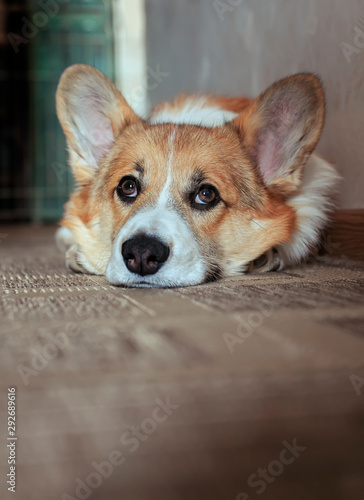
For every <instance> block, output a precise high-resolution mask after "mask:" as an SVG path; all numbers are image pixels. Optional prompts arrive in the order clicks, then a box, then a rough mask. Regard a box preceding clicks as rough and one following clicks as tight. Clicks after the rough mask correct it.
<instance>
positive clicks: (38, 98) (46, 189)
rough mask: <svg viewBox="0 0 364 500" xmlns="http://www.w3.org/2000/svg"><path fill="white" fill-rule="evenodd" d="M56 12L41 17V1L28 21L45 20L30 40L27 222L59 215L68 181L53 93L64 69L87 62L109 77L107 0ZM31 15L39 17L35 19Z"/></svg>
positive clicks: (84, 1)
mask: <svg viewBox="0 0 364 500" xmlns="http://www.w3.org/2000/svg"><path fill="white" fill-rule="evenodd" d="M43 3H44V4H47V3H49V4H51V3H53V4H55V5H56V6H57V7H58V12H57V13H55V12H54V13H53V15H47V18H46V17H44V16H43V17H42V16H40V15H39V12H44V10H41V8H40V5H42V2H38V0H34V1H32V2H31V8H30V17H29V19H30V20H31V21H34V24H35V22H36V21H37V22H38V23H39V24H40V21H41V20H42V19H43V22H44V20H45V19H47V23H46V24H45V25H44V27H42V28H40V29H39V32H38V33H37V34H36V36H34V38H33V39H32V40H31V41H30V45H31V47H29V48H30V53H31V56H30V57H31V61H30V68H31V72H30V79H31V99H30V101H31V106H32V108H31V112H30V117H31V118H30V141H31V144H30V150H31V157H30V162H31V165H30V167H31V168H30V171H31V172H32V194H33V196H32V219H33V220H34V221H52V220H57V219H59V218H60V217H61V215H62V211H63V205H64V203H65V201H66V200H67V197H68V195H69V192H70V190H71V189H72V185H73V180H72V176H71V173H70V169H69V168H68V166H67V153H66V149H65V140H64V137H63V133H62V130H61V127H60V125H59V123H58V121H57V117H56V110H55V92H56V88H57V84H58V81H59V78H60V76H61V74H62V72H63V70H64V69H65V68H66V67H67V66H69V65H71V64H75V63H85V64H90V65H91V66H94V67H96V68H98V69H99V70H101V71H102V72H103V73H105V74H106V75H107V76H108V77H109V78H111V79H113V78H114V54H113V33H112V17H111V15H112V12H111V1H108V0H106V1H102V0H69V1H67V0H62V2H57V0H54V2H50V1H48V2H47V1H44V2H43ZM36 16H39V17H38V18H37V17H36Z"/></svg>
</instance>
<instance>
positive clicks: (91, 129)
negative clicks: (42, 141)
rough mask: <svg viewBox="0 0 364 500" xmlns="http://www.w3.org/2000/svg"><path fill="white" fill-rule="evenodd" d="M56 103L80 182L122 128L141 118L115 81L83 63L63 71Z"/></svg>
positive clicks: (106, 151) (105, 152) (76, 175)
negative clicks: (115, 84)
mask: <svg viewBox="0 0 364 500" xmlns="http://www.w3.org/2000/svg"><path fill="white" fill-rule="evenodd" d="M56 104H57V115H58V119H59V121H60V123H61V126H62V128H63V131H64V133H65V136H66V138H67V143H68V148H69V152H70V163H71V168H72V171H73V174H74V176H75V179H76V181H77V182H78V183H79V184H84V183H87V182H88V181H89V180H90V179H91V178H92V177H93V174H94V171H95V169H97V168H98V165H99V163H100V161H101V160H102V158H103V157H104V156H105V155H106V154H107V153H108V151H109V150H110V149H111V147H112V145H113V144H114V142H115V139H116V138H117V137H118V135H119V134H120V133H121V132H122V130H123V129H124V128H125V127H126V126H128V125H129V124H131V123H134V122H136V121H138V120H140V118H139V117H138V116H137V115H136V114H135V113H134V111H133V110H132V109H131V107H130V106H129V105H128V103H127V102H126V100H125V99H124V97H123V96H122V95H121V93H120V92H119V91H118V90H117V88H116V87H115V86H114V84H113V83H112V82H111V81H110V80H109V79H108V78H106V76H105V75H103V74H102V73H101V72H100V71H98V70H97V69H95V68H92V67H91V66H87V65H85V64H76V65H74V66H71V67H69V68H68V69H66V70H65V71H64V73H63V75H62V77H61V79H60V82H59V85H58V89H57V94H56Z"/></svg>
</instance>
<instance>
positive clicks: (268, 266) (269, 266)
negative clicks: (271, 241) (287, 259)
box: [247, 248, 285, 273]
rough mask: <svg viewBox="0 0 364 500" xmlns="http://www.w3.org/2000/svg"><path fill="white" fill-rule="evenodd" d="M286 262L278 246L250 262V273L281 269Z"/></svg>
mask: <svg viewBox="0 0 364 500" xmlns="http://www.w3.org/2000/svg"><path fill="white" fill-rule="evenodd" d="M284 267H285V264H284V260H283V258H282V257H281V256H280V255H279V252H278V250H277V249H276V248H271V249H270V250H268V251H267V252H265V253H263V254H262V255H260V257H258V258H257V259H255V260H253V262H251V263H250V264H249V267H248V271H247V272H248V273H268V272H270V271H281V270H282V269H284Z"/></svg>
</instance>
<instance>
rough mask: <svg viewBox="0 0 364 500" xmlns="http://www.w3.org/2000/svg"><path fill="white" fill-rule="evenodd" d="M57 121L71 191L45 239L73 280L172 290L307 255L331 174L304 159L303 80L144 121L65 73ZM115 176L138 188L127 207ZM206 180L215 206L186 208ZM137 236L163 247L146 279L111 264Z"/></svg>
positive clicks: (85, 72)
mask: <svg viewBox="0 0 364 500" xmlns="http://www.w3.org/2000/svg"><path fill="white" fill-rule="evenodd" d="M57 112H58V116H59V119H60V122H61V125H62V127H63V130H64V132H65V135H66V138H67V143H68V148H69V153H70V165H71V168H72V171H73V173H74V176H75V179H76V181H77V184H78V187H77V189H76V190H75V192H74V193H73V194H72V195H71V198H70V201H69V202H68V203H67V205H66V208H65V215H64V218H63V220H62V222H61V225H62V226H63V227H62V228H61V229H60V230H59V232H58V234H57V241H58V244H59V246H60V247H61V248H62V250H64V251H65V252H66V262H67V265H68V266H69V267H70V268H71V269H74V270H75V271H79V272H86V273H94V274H105V275H106V277H107V278H108V280H109V281H110V282H111V283H114V284H120V285H127V286H184V285H193V284H198V283H202V282H205V281H208V280H210V279H215V278H218V277H226V276H234V275H238V274H242V273H244V272H248V271H251V270H259V272H264V271H269V270H273V269H282V268H283V267H284V266H286V265H290V264H294V263H297V262H300V261H301V260H303V259H305V258H306V257H307V256H308V255H309V253H310V251H311V250H312V248H313V247H315V246H316V245H317V244H318V241H319V237H320V233H321V231H322V229H323V228H324V227H325V225H326V224H327V222H328V220H329V214H330V211H331V210H332V207H333V201H332V200H333V198H334V194H335V191H336V187H337V183H338V180H339V176H338V174H337V173H336V171H335V169H334V167H333V166H332V165H330V164H329V163H328V162H326V161H325V160H323V159H321V158H320V157H318V156H317V155H316V154H314V153H313V151H314V149H315V147H316V145H317V142H318V140H319V138H320V134H321V131H322V127H323V123H324V114H325V99H324V92H323V89H322V85H321V83H320V81H319V80H318V79H317V78H316V77H315V76H313V75H310V74H299V75H293V76H291V77H288V78H285V79H283V80H281V81H279V82H277V83H275V84H274V85H272V86H271V87H269V89H267V90H266V91H265V92H264V93H263V94H262V95H261V96H259V97H258V98H257V99H256V100H249V99H247V98H222V97H219V98H215V97H213V96H181V97H179V98H177V99H176V100H175V101H174V102H173V103H171V104H162V105H159V106H158V107H157V108H155V109H154V110H153V111H152V114H151V116H150V118H149V119H148V120H146V121H144V120H142V119H140V118H139V117H138V116H137V115H135V113H134V112H133V111H132V109H131V108H130V107H129V106H128V104H127V103H126V101H125V99H124V98H123V96H122V95H121V94H120V92H119V91H118V90H117V89H116V88H115V87H114V85H113V84H112V83H111V82H110V81H109V80H108V79H107V78H106V77H105V76H104V75H102V74H101V73H100V72H98V71H97V70H95V69H94V68H91V67H89V66H85V65H76V66H72V67H70V68H68V69H67V70H66V71H65V73H64V74H63V76H62V78H61V81H60V84H59V87H58V91H57ZM124 176H132V177H133V178H135V179H137V181H138V183H139V185H140V186H141V189H140V193H139V194H138V196H137V197H136V198H135V200H134V201H133V203H126V202H125V200H123V199H121V198H120V196H118V194H117V186H118V184H119V182H120V179H122V178H123V177H124ZM206 183H207V184H208V185H211V186H214V188H216V190H217V191H218V193H219V196H220V201H219V202H218V203H217V204H216V205H214V206H213V207H212V208H210V209H209V210H196V208H195V207H194V205H193V203H192V201H191V200H192V198H193V196H195V193H196V192H198V189H199V186H201V185H204V184H206ZM191 196H192V198H191ZM140 234H146V235H151V236H153V237H156V238H158V240H160V241H162V242H163V243H164V244H165V245H167V246H168V248H169V249H170V253H169V258H168V260H167V261H166V262H165V263H164V264H163V266H162V267H161V268H160V270H159V271H158V272H157V273H155V274H151V275H147V276H140V275H139V274H136V273H134V272H131V271H130V270H129V269H128V268H127V266H126V265H125V262H124V260H123V257H122V254H121V248H122V245H123V243H124V242H125V241H127V240H129V239H131V238H133V237H134V236H137V235H140ZM262 255H264V258H261V256H262Z"/></svg>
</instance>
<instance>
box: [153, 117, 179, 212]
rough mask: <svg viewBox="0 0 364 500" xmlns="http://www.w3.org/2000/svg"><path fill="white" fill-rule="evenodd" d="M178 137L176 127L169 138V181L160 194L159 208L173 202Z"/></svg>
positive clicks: (167, 180)
mask: <svg viewBox="0 0 364 500" xmlns="http://www.w3.org/2000/svg"><path fill="white" fill-rule="evenodd" d="M175 137H176V127H174V128H173V130H172V132H171V134H170V136H169V138H168V171H167V179H166V182H165V184H164V186H163V188H162V191H161V192H160V195H159V198H158V202H157V206H158V207H161V208H163V207H167V206H168V205H169V204H170V201H171V192H170V187H171V182H172V162H173V153H174V139H175Z"/></svg>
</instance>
